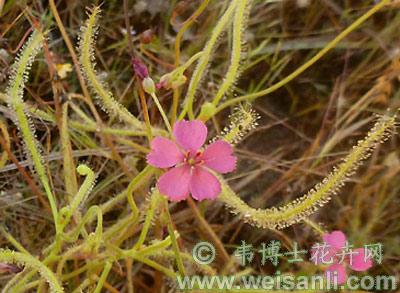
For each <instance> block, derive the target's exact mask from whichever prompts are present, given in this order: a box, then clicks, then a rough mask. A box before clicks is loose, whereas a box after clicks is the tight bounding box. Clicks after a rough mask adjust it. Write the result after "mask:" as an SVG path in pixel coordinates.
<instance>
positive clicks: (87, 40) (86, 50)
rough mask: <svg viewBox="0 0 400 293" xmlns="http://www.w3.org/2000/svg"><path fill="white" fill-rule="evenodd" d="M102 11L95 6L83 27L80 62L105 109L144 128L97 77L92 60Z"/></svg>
mask: <svg viewBox="0 0 400 293" xmlns="http://www.w3.org/2000/svg"><path fill="white" fill-rule="evenodd" d="M99 13H100V9H99V7H94V8H93V10H92V13H91V14H90V16H89V19H88V20H87V21H86V25H85V26H84V27H83V28H82V36H81V39H80V44H79V47H80V54H81V55H80V58H79V61H80V64H81V67H82V72H83V74H84V76H85V77H86V79H87V80H88V83H89V85H90V86H91V87H92V89H93V91H94V92H95V93H96V94H97V96H98V98H99V101H100V102H101V105H102V106H103V107H104V110H106V111H108V112H110V113H112V114H114V115H117V116H118V117H119V118H121V119H122V120H123V121H125V122H126V123H129V124H131V125H133V126H134V127H135V128H137V129H141V128H143V126H142V123H141V122H140V121H139V120H138V119H137V118H135V117H134V116H133V115H132V114H131V113H130V112H129V111H128V110H127V109H126V108H125V107H124V106H122V105H121V104H119V103H118V102H117V101H116V100H114V98H113V96H112V94H111V92H110V91H108V90H106V89H105V88H104V86H103V83H102V81H101V80H100V79H99V78H98V77H97V75H96V72H95V69H94V65H93V63H92V60H93V59H94V48H93V43H94V36H95V35H96V32H97V29H98V28H97V26H96V21H97V17H98V14H99Z"/></svg>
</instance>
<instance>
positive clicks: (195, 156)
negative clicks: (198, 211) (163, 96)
mask: <svg viewBox="0 0 400 293" xmlns="http://www.w3.org/2000/svg"><path fill="white" fill-rule="evenodd" d="M173 136H174V139H175V140H174V141H172V140H169V139H167V138H164V137H155V138H154V139H153V140H152V141H151V152H150V153H149V154H148V155H147V162H148V163H149V164H150V165H152V166H154V167H157V168H169V170H168V171H167V172H166V173H165V174H163V175H162V176H161V177H160V178H159V180H158V182H157V188H158V189H159V191H160V193H162V194H164V195H166V196H168V198H169V199H170V200H172V201H180V200H183V199H186V198H187V197H188V196H189V194H190V193H191V194H192V197H193V198H194V199H196V200H203V199H215V198H216V197H217V196H218V194H219V193H220V192H221V184H220V182H219V181H218V179H217V177H216V176H215V175H213V174H212V173H211V172H210V171H211V170H213V171H215V172H218V173H222V174H224V173H228V172H231V171H233V170H234V169H235V167H236V157H235V156H234V155H233V149H232V146H231V145H230V144H229V143H227V142H226V141H223V140H218V141H216V142H214V143H212V144H210V145H209V146H208V147H206V148H205V149H204V150H202V149H201V147H202V146H203V144H204V143H205V141H206V138H207V127H206V126H205V124H204V123H203V122H202V121H200V120H192V121H186V120H183V121H178V122H176V123H175V124H174V127H173Z"/></svg>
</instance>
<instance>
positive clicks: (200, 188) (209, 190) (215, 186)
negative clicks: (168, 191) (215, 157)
mask: <svg viewBox="0 0 400 293" xmlns="http://www.w3.org/2000/svg"><path fill="white" fill-rule="evenodd" d="M190 192H191V193H192V197H193V198H194V199H197V200H203V199H215V198H216V197H217V196H218V195H219V194H220V192H221V184H220V183H219V181H218V179H217V177H215V176H214V175H213V174H211V173H210V172H208V171H207V170H206V169H204V168H202V167H195V168H193V171H192V178H191V179H190Z"/></svg>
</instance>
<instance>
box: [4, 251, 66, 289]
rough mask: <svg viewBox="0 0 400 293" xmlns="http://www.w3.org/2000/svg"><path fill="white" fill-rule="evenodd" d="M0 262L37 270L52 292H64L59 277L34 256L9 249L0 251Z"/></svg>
mask: <svg viewBox="0 0 400 293" xmlns="http://www.w3.org/2000/svg"><path fill="white" fill-rule="evenodd" d="M0 262H5V263H11V264H23V265H24V266H25V267H29V268H33V269H35V270H37V271H38V272H39V273H40V274H41V275H42V277H43V278H45V279H46V281H47V282H48V283H49V286H50V290H51V292H54V293H62V292H64V290H63V288H62V287H61V285H60V283H59V281H58V279H57V277H56V276H55V275H54V274H53V272H52V271H50V269H49V268H48V267H46V266H45V265H44V264H43V263H42V262H40V261H39V260H37V259H36V258H34V257H33V256H31V255H29V254H25V253H21V252H15V251H12V250H9V249H0Z"/></svg>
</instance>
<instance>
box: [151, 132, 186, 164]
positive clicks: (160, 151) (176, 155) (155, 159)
mask: <svg viewBox="0 0 400 293" xmlns="http://www.w3.org/2000/svg"><path fill="white" fill-rule="evenodd" d="M150 145H151V152H150V153H149V154H148V155H147V163H149V164H150V165H152V166H154V167H157V168H170V167H172V166H175V165H176V164H177V163H179V162H182V161H183V158H184V156H183V154H182V152H181V151H180V150H179V148H178V146H177V145H176V144H175V143H174V142H173V141H171V140H169V139H167V138H164V137H156V138H154V139H153V140H152V141H151V144H150Z"/></svg>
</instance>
